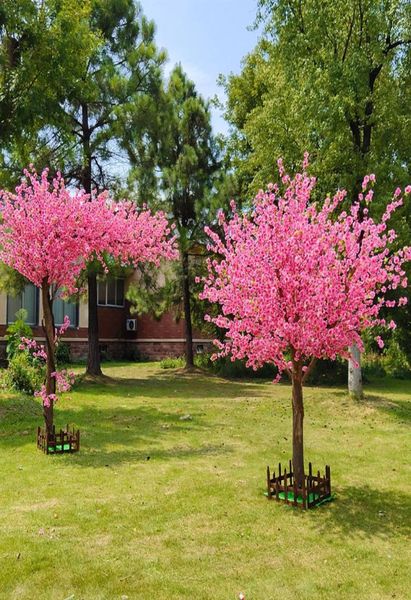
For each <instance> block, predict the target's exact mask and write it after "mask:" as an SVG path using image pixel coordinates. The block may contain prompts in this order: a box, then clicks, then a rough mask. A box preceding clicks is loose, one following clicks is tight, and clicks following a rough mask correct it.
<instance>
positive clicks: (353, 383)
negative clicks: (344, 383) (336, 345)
mask: <svg viewBox="0 0 411 600" xmlns="http://www.w3.org/2000/svg"><path fill="white" fill-rule="evenodd" d="M350 353H351V355H352V358H353V359H354V361H355V362H356V363H357V364H358V366H355V364H354V361H353V360H352V359H351V358H350V359H349V360H348V392H349V394H350V396H352V397H353V398H355V399H356V400H361V399H362V397H363V388H362V374H361V353H360V350H359V348H358V346H357V344H354V345H353V346H351V347H350Z"/></svg>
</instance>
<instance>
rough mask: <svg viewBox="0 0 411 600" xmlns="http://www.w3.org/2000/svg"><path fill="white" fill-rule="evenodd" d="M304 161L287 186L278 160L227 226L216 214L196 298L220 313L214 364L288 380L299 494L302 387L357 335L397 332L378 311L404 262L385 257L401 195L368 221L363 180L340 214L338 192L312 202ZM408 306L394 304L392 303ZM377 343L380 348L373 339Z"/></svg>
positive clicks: (399, 282)
mask: <svg viewBox="0 0 411 600" xmlns="http://www.w3.org/2000/svg"><path fill="white" fill-rule="evenodd" d="M307 163H308V157H307V156H306V157H305V160H304V167H303V173H300V174H297V175H296V176H295V177H294V178H293V179H291V178H290V177H289V176H288V175H287V174H286V173H285V171H284V168H283V165H282V162H281V161H279V171H280V176H281V179H282V185H281V187H280V186H278V185H273V184H270V185H269V186H268V191H267V192H263V191H260V192H259V193H258V195H257V197H256V198H255V201H254V205H253V208H252V210H251V211H250V212H246V211H242V212H241V211H238V210H236V207H235V204H234V203H233V204H232V209H233V216H232V218H231V219H229V220H226V218H225V216H224V215H223V214H220V215H219V222H220V225H221V227H222V231H223V234H222V235H221V237H220V236H219V235H218V234H217V233H215V232H213V231H211V230H210V229H208V230H207V233H208V235H209V237H210V238H211V243H210V245H209V250H210V251H212V252H213V253H214V256H215V258H213V259H210V260H209V262H208V276H206V277H205V278H204V279H203V281H204V289H203V292H202V294H201V296H202V298H207V299H208V300H210V301H211V302H217V303H218V304H219V305H220V307H221V313H220V314H219V315H218V316H217V317H215V318H211V317H208V320H212V321H213V322H214V323H215V324H216V325H217V326H219V327H221V328H223V329H225V330H226V337H225V341H224V342H219V341H217V340H216V341H215V344H216V345H217V347H218V349H219V351H218V353H217V354H216V355H215V358H216V357H217V356H226V355H231V357H232V360H234V359H244V358H245V359H247V365H248V366H250V367H253V368H254V369H257V368H258V367H260V366H262V365H263V364H264V363H274V364H275V365H276V366H277V368H278V371H279V375H278V378H277V380H278V379H279V378H280V377H281V374H282V373H283V372H284V371H285V372H286V373H287V374H288V375H289V377H290V379H291V381H292V410H293V468H294V476H295V478H296V481H297V484H298V485H299V486H300V487H301V484H302V481H303V477H304V453H303V418H304V407H303V388H302V386H303V383H304V382H305V381H306V379H307V377H308V375H309V373H310V371H311V369H312V368H313V366H314V363H315V361H316V359H320V358H326V357H329V358H331V359H335V358H336V357H337V356H341V357H344V358H349V356H350V354H349V347H350V346H352V345H353V344H357V345H358V347H359V348H360V349H362V348H363V343H362V340H361V332H362V331H363V330H365V329H367V328H370V327H374V326H376V325H379V326H387V327H391V328H392V327H395V323H393V322H390V323H386V322H385V320H384V319H383V318H382V317H381V315H380V310H381V308H382V307H383V306H384V305H386V306H394V305H395V304H396V302H395V301H394V300H390V299H389V296H390V290H392V289H395V288H397V287H398V286H401V287H403V288H405V287H406V286H407V279H406V277H405V272H404V269H403V263H404V261H405V260H409V259H410V257H411V253H410V249H409V248H404V249H402V250H399V251H397V252H393V251H391V250H390V246H391V244H392V242H393V241H394V240H395V238H396V234H395V231H394V230H392V229H388V220H389V218H390V216H391V214H392V213H393V211H394V210H395V209H396V208H397V207H399V206H400V205H401V204H402V198H401V195H402V193H401V190H400V189H397V190H396V191H395V193H394V198H393V200H392V201H391V203H390V204H389V205H388V206H387V207H386V210H385V213H384V215H383V217H382V219H381V221H380V222H375V221H374V220H373V219H372V218H371V217H370V216H369V212H368V205H369V203H370V202H371V201H372V197H373V190H372V189H371V187H372V184H373V182H374V181H375V177H374V176H373V175H370V176H367V177H366V178H365V179H364V183H363V190H362V193H361V194H360V196H359V198H358V202H357V203H355V204H354V205H353V206H351V208H350V209H349V210H348V212H346V211H342V210H341V208H342V207H341V203H342V202H343V200H344V198H345V196H346V192H345V191H344V190H339V191H338V192H337V193H336V194H335V196H334V197H333V198H331V197H327V198H326V199H325V201H324V202H323V203H321V204H317V203H316V202H312V201H311V194H312V190H313V188H314V185H315V179H314V178H313V177H308V175H307V173H306V168H307ZM369 188H370V189H369ZM280 189H281V190H283V191H282V192H281V191H280ZM405 192H406V193H407V194H408V193H410V192H411V186H408V187H407V188H406V190H405ZM361 203H362V204H363V208H362V211H361V214H360V206H361ZM406 302H407V299H406V298H405V297H401V298H400V299H399V301H398V305H402V304H405V303H406ZM206 318H207V317H206ZM378 342H379V344H381V345H382V344H383V341H382V340H381V338H378Z"/></svg>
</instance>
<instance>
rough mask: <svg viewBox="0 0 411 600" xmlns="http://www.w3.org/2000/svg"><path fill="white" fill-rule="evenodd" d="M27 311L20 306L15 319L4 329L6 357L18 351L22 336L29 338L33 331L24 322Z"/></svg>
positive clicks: (11, 356)
mask: <svg viewBox="0 0 411 600" xmlns="http://www.w3.org/2000/svg"><path fill="white" fill-rule="evenodd" d="M26 319H27V311H26V310H25V309H24V308H21V309H20V310H18V311H17V312H16V320H15V321H14V323H11V324H10V325H9V326H8V327H7V331H6V341H7V346H6V353H7V358H8V359H9V360H11V359H12V358H13V357H14V356H15V355H16V354H18V353H19V345H20V343H21V338H22V337H27V338H31V337H32V336H33V331H32V329H31V327H30V325H27V323H26Z"/></svg>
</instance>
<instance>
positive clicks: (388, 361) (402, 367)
mask: <svg viewBox="0 0 411 600" xmlns="http://www.w3.org/2000/svg"><path fill="white" fill-rule="evenodd" d="M382 365H383V367H384V369H385V371H386V372H387V374H388V375H391V376H392V377H397V378H398V379H407V378H408V377H411V365H410V364H409V362H408V360H407V356H406V354H405V353H404V352H403V351H402V350H401V348H400V346H399V344H398V342H397V341H396V340H395V339H392V340H391V341H390V344H389V346H388V348H387V349H386V350H385V352H384V354H383V355H382Z"/></svg>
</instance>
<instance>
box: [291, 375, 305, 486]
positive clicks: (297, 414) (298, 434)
mask: <svg viewBox="0 0 411 600" xmlns="http://www.w3.org/2000/svg"><path fill="white" fill-rule="evenodd" d="M292 384H293V470H294V479H295V480H296V482H297V487H298V488H302V485H303V481H304V438H303V421H304V405H303V386H302V377H301V373H296V372H295V370H294V372H293V375H292Z"/></svg>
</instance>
